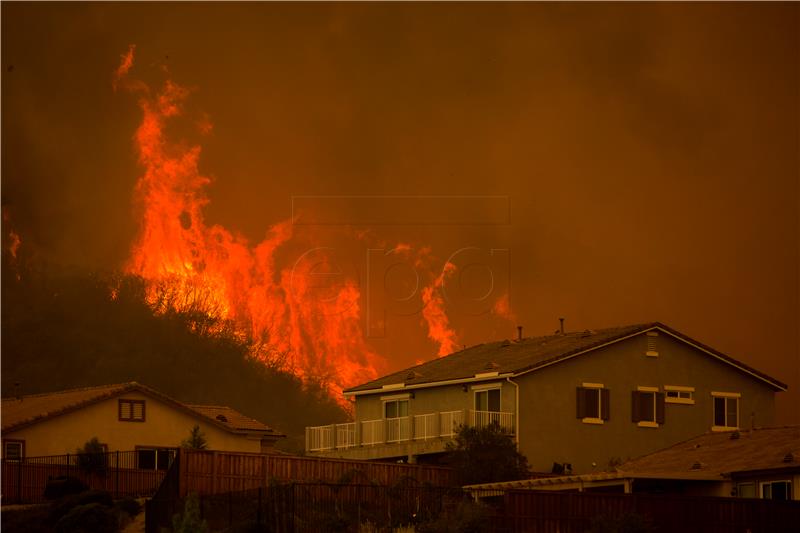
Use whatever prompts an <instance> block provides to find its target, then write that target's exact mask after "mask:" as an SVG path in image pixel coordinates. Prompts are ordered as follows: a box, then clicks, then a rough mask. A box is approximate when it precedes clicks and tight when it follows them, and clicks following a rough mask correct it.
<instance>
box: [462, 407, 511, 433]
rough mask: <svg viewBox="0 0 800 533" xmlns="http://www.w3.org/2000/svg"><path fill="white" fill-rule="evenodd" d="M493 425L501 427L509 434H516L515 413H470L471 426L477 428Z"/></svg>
mask: <svg viewBox="0 0 800 533" xmlns="http://www.w3.org/2000/svg"><path fill="white" fill-rule="evenodd" d="M492 424H497V425H499V426H500V427H501V428H502V429H503V430H504V431H506V432H507V433H511V434H513V433H514V413H503V412H499V411H472V410H470V412H469V425H470V426H474V427H477V428H482V427H486V426H489V425H492Z"/></svg>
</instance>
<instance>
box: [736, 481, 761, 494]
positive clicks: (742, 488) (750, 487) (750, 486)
mask: <svg viewBox="0 0 800 533" xmlns="http://www.w3.org/2000/svg"><path fill="white" fill-rule="evenodd" d="M736 496H738V497H739V498H755V497H756V484H755V483H753V482H752V481H750V482H747V483H739V484H737V485H736Z"/></svg>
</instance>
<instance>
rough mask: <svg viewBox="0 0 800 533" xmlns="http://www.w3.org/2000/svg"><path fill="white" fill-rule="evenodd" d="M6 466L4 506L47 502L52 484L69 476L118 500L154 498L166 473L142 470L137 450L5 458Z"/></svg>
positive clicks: (3, 480)
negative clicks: (46, 497) (50, 484)
mask: <svg viewBox="0 0 800 533" xmlns="http://www.w3.org/2000/svg"><path fill="white" fill-rule="evenodd" d="M2 466H3V471H2V478H3V479H2V503H3V504H8V503H38V502H43V501H45V497H44V492H45V488H46V487H47V484H48V482H50V481H52V480H55V479H57V478H65V477H69V478H75V479H78V480H80V481H82V482H84V483H85V484H86V485H87V486H88V487H89V488H91V489H100V490H106V491H108V492H110V493H111V494H112V495H113V496H114V497H117V498H122V497H128V496H130V497H140V496H151V495H152V494H153V493H154V492H155V491H156V489H157V488H158V486H159V485H160V484H161V480H162V479H163V478H164V473H165V471H164V470H156V469H155V467H153V468H142V466H143V465H142V464H140V461H139V453H138V452H137V451H118V452H107V453H96V454H66V455H51V456H46V457H27V458H24V459H22V460H21V461H11V460H6V459H4V460H3V463H2Z"/></svg>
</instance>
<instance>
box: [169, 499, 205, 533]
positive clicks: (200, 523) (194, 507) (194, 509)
mask: <svg viewBox="0 0 800 533" xmlns="http://www.w3.org/2000/svg"><path fill="white" fill-rule="evenodd" d="M172 531H173V532H174V533H208V524H207V523H206V521H205V520H202V519H201V518H200V501H199V500H198V497H197V494H196V493H194V492H193V493H191V494H189V496H187V497H186V503H184V506H183V514H182V515H181V514H176V515H175V516H173V517H172Z"/></svg>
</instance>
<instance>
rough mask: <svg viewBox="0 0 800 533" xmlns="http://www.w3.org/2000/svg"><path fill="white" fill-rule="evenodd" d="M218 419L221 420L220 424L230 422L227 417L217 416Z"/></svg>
mask: <svg viewBox="0 0 800 533" xmlns="http://www.w3.org/2000/svg"><path fill="white" fill-rule="evenodd" d="M216 419H217V420H219V421H220V422H227V421H228V417H227V416H225V415H217V416H216Z"/></svg>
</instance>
